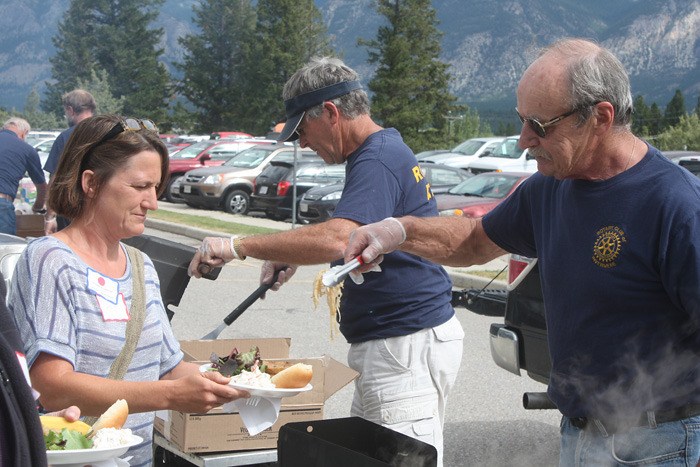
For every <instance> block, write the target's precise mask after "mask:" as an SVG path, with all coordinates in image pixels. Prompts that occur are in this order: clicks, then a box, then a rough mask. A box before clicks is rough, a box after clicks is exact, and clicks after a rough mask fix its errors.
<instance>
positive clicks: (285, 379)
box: [270, 363, 313, 389]
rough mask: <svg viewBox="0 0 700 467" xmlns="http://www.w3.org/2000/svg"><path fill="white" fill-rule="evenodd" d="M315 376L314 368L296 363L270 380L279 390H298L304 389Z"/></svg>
mask: <svg viewBox="0 0 700 467" xmlns="http://www.w3.org/2000/svg"><path fill="white" fill-rule="evenodd" d="M312 376H313V368H312V367H311V365H307V364H305V363H296V364H294V365H292V366H290V367H289V368H285V369H284V370H282V371H280V372H279V373H277V374H276V375H275V376H273V377H272V378H270V380H271V381H272V384H274V385H275V387H277V388H285V389H297V388H303V387H304V386H306V385H307V384H309V381H311V377H312Z"/></svg>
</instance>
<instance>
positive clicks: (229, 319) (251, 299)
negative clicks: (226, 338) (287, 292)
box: [202, 271, 279, 340]
mask: <svg viewBox="0 0 700 467" xmlns="http://www.w3.org/2000/svg"><path fill="white" fill-rule="evenodd" d="M278 275H279V271H276V272H275V274H274V275H273V276H272V280H271V281H270V283H269V284H260V287H258V288H257V289H256V290H255V292H253V293H252V294H250V295H249V296H248V297H247V298H246V299H245V300H243V302H242V303H241V304H240V305H238V306H237V307H236V308H234V310H233V311H232V312H231V313H229V314H228V316H226V317H225V318H224V322H223V323H221V324H219V325H218V326H217V327H216V329H214V330H213V331H212V332H210V333H209V334H207V335H205V336H204V337H202V339H203V340H214V339H216V338H217V337H219V334H221V332H222V331H223V330H224V329H226V328H227V327H228V326H229V325H230V324H231V323H233V322H234V321H235V320H236V319H237V318H238V317H239V316H241V315H242V314H243V312H244V311H246V310H247V309H248V307H249V306H250V305H252V304H253V303H254V302H255V301H256V300H257V299H258V298H260V297H262V296H263V295H265V292H267V291H268V290H270V288H271V287H272V286H273V285H274V284H275V282H277V276H278Z"/></svg>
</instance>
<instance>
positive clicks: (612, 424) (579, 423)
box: [569, 404, 700, 434]
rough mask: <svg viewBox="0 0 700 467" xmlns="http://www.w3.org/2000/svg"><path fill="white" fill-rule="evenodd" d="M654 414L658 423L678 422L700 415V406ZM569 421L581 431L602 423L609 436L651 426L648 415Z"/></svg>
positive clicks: (582, 418)
mask: <svg viewBox="0 0 700 467" xmlns="http://www.w3.org/2000/svg"><path fill="white" fill-rule="evenodd" d="M653 414H654V420H655V421H656V423H668V422H676V421H678V420H683V419H685V418H690V417H694V416H696V415H700V404H689V405H684V406H683V407H678V408H675V409H670V410H657V411H654V412H653ZM569 420H570V421H571V425H573V426H574V427H576V428H578V429H580V430H583V429H585V428H586V426H588V424H596V423H595V422H597V423H600V424H601V425H602V426H603V428H605V431H606V432H607V433H608V434H614V433H621V432H625V431H627V430H629V429H631V428H636V427H648V426H649V415H648V414H647V413H643V414H641V415H640V416H639V418H637V419H636V420H635V419H626V420H625V421H624V422H619V421H606V420H600V419H595V418H589V417H573V418H572V417H569Z"/></svg>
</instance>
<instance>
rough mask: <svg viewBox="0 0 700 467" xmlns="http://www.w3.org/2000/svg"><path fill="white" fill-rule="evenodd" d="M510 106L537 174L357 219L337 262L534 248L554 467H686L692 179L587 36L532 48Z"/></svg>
mask: <svg viewBox="0 0 700 467" xmlns="http://www.w3.org/2000/svg"><path fill="white" fill-rule="evenodd" d="M517 101H518V102H517V103H518V107H517V111H518V115H519V116H520V119H521V121H522V122H523V127H522V130H521V133H520V142H519V144H520V147H521V148H522V149H526V148H527V149H528V151H529V153H530V154H532V155H534V156H535V158H536V159H537V169H538V173H536V174H534V175H532V176H531V177H530V178H528V179H527V180H526V181H525V182H523V184H522V185H520V186H519V187H518V189H517V190H516V191H515V192H513V194H511V195H510V196H509V197H508V198H507V199H506V200H505V201H504V202H503V203H501V204H499V205H498V206H497V207H496V208H494V209H493V210H492V211H491V212H489V213H488V214H487V215H485V216H484V217H483V219H469V218H461V217H450V218H447V217H440V218H435V219H421V218H415V217H414V218H411V217H404V218H401V219H398V220H397V219H386V220H383V221H381V222H379V223H377V224H372V225H366V226H363V227H360V228H358V229H357V230H355V231H354V232H353V234H352V235H351V237H350V242H349V246H348V249H347V250H346V251H345V259H346V261H348V260H350V259H351V258H354V257H355V256H356V255H358V254H362V259H363V260H365V262H366V263H369V264H367V265H366V266H363V268H369V267H371V266H372V265H371V261H380V260H381V256H380V255H382V254H384V253H387V252H390V251H393V250H396V249H398V250H401V251H406V252H409V253H413V254H416V255H420V256H423V257H425V258H428V259H430V260H433V261H435V262H438V263H442V264H449V265H453V266H469V265H471V264H483V263H485V262H487V261H489V260H491V259H493V258H496V257H498V256H500V255H503V254H504V253H506V252H509V253H515V254H520V255H523V256H528V257H532V258H535V257H536V258H537V259H538V265H539V271H540V277H541V283H542V296H543V298H544V304H545V308H546V314H545V319H546V327H547V333H548V336H547V337H548V344H549V353H550V356H551V362H552V369H551V372H550V379H549V387H548V391H547V393H548V395H549V398H550V399H551V401H552V402H553V403H554V404H555V405H556V407H557V408H558V409H559V411H560V412H561V413H562V420H561V426H560V432H561V442H560V447H561V449H560V465H562V466H571V465H580V466H629V465H665V466H670V465H674V466H676V465H677V466H696V465H700V464H699V461H700V286H699V284H700V180H698V178H697V177H696V176H694V175H693V174H692V173H690V172H689V171H687V170H685V169H683V168H682V167H679V166H678V164H674V163H673V162H671V161H670V160H668V159H667V158H666V157H664V156H663V154H662V153H661V152H659V150H658V149H656V148H654V147H652V146H651V145H649V144H648V143H647V142H645V141H643V140H641V139H639V138H637V137H636V136H635V135H634V134H632V132H631V131H630V126H631V125H630V122H631V118H632V93H631V88H630V81H629V77H628V75H627V72H626V71H625V69H624V67H623V65H622V63H621V62H620V61H619V59H617V58H616V57H615V56H614V55H613V54H612V53H611V52H610V51H609V50H607V49H605V48H603V47H600V46H599V45H597V44H595V43H593V42H590V41H587V40H583V39H564V40H561V41H558V42H556V43H555V44H553V45H551V46H549V47H547V48H546V49H545V50H544V51H543V53H542V54H541V55H540V56H539V58H537V59H536V60H535V61H534V62H533V63H532V64H531V65H530V66H529V67H528V68H527V70H526V71H525V73H524V74H523V77H522V78H521V80H520V83H519V85H518V89H517Z"/></svg>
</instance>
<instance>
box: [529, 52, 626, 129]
mask: <svg viewBox="0 0 700 467" xmlns="http://www.w3.org/2000/svg"><path fill="white" fill-rule="evenodd" d="M548 52H553V53H556V54H558V55H561V56H563V57H565V58H566V59H567V61H566V64H565V66H566V69H567V72H568V75H569V86H570V96H571V108H579V109H580V113H579V115H580V118H581V120H580V121H581V122H583V121H585V120H587V119H588V118H589V117H590V116H591V114H592V112H593V109H592V106H593V104H595V103H597V102H610V103H611V104H612V106H613V108H614V109H615V117H614V120H613V125H615V126H618V127H626V128H628V129H629V127H630V122H631V119H632V109H633V101H632V90H631V86H630V80H629V76H628V75H627V72H626V71H625V67H624V65H622V62H620V60H619V59H618V58H617V57H615V55H613V54H612V52H610V51H609V50H608V49H606V48H604V47H601V46H599V45H597V44H595V43H593V42H591V41H587V40H583V39H561V40H559V41H557V42H555V43H554V44H552V45H550V46H548V47H547V48H545V49H544V50H543V52H542V54H545V53H548Z"/></svg>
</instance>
